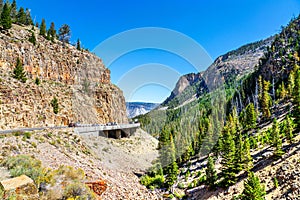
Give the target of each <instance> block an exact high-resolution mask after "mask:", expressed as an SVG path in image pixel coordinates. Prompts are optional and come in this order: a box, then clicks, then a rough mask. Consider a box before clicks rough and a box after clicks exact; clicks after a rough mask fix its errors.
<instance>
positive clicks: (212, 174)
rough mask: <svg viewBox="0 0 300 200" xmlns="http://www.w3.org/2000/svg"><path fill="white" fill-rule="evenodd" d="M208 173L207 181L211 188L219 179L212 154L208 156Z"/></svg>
mask: <svg viewBox="0 0 300 200" xmlns="http://www.w3.org/2000/svg"><path fill="white" fill-rule="evenodd" d="M205 173H206V182H207V184H208V185H209V187H210V188H214V187H215V185H216V182H217V180H218V175H217V171H216V170H215V164H214V160H213V158H212V157H211V156H209V157H208V161H207V168H206V170H205Z"/></svg>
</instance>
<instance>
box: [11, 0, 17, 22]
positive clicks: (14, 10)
mask: <svg viewBox="0 0 300 200" xmlns="http://www.w3.org/2000/svg"><path fill="white" fill-rule="evenodd" d="M17 13H18V12H17V2H16V0H13V2H12V4H11V6H10V17H11V19H12V21H13V22H15V21H16V18H17Z"/></svg>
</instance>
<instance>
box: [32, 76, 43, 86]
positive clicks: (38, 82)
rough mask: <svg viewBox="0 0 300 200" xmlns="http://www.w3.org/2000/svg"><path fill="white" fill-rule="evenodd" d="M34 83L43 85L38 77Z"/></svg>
mask: <svg viewBox="0 0 300 200" xmlns="http://www.w3.org/2000/svg"><path fill="white" fill-rule="evenodd" d="M34 82H35V84H36V85H40V84H41V80H40V79H39V77H36V78H35V81H34Z"/></svg>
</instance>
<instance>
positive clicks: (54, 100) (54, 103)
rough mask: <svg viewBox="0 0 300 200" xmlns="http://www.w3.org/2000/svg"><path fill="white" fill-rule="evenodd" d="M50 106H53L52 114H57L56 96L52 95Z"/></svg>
mask: <svg viewBox="0 0 300 200" xmlns="http://www.w3.org/2000/svg"><path fill="white" fill-rule="evenodd" d="M51 106H52V108H53V112H54V114H57V113H58V109H59V106H58V100H57V98H56V97H54V98H53V99H52V101H51Z"/></svg>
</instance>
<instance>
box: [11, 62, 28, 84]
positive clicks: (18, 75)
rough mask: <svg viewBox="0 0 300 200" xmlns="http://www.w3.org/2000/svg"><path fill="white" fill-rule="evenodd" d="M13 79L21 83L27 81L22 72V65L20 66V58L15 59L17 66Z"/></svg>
mask: <svg viewBox="0 0 300 200" xmlns="http://www.w3.org/2000/svg"><path fill="white" fill-rule="evenodd" d="M13 77H14V78H15V79H18V80H19V81H21V82H22V83H25V82H26V80H27V78H26V73H25V72H24V69H23V65H22V62H21V60H20V58H18V59H17V64H16V67H15V69H14V71H13Z"/></svg>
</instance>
